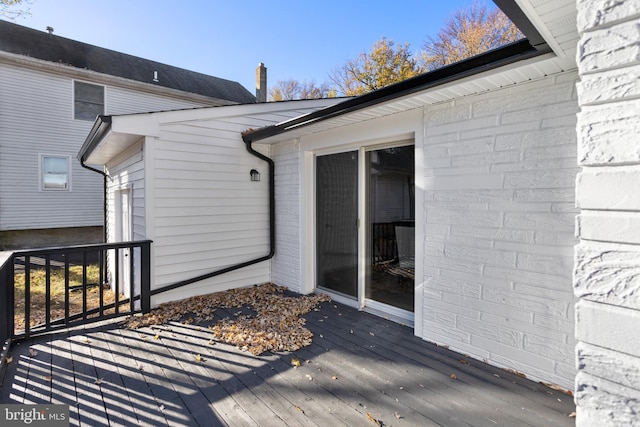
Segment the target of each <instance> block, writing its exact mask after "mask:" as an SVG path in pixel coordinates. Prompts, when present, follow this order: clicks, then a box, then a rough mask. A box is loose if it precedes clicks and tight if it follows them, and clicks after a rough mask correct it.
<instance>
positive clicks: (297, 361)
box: [291, 357, 300, 368]
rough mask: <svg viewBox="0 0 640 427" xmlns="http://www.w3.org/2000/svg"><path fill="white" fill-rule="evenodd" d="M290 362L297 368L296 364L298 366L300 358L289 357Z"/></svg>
mask: <svg viewBox="0 0 640 427" xmlns="http://www.w3.org/2000/svg"><path fill="white" fill-rule="evenodd" d="M291 364H292V365H293V366H295V367H296V368H297V367H298V366H300V360H298V359H296V358H295V357H293V358H291Z"/></svg>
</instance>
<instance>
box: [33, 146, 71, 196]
mask: <svg viewBox="0 0 640 427" xmlns="http://www.w3.org/2000/svg"><path fill="white" fill-rule="evenodd" d="M70 164H71V162H70V159H69V156H49V155H44V154H42V155H40V189H41V190H45V191H50V190H51V191H69V189H70V188H71V170H70Z"/></svg>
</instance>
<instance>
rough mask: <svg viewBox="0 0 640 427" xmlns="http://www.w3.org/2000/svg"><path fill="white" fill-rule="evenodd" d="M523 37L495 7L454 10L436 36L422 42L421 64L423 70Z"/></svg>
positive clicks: (476, 4)
mask: <svg viewBox="0 0 640 427" xmlns="http://www.w3.org/2000/svg"><path fill="white" fill-rule="evenodd" d="M522 37H524V36H523V35H522V33H521V32H520V31H519V30H518V28H517V27H516V26H515V25H514V24H513V22H511V20H509V18H508V17H507V16H506V15H505V14H504V13H503V12H502V11H501V10H500V9H498V8H493V9H489V8H488V7H487V6H486V5H484V4H479V3H473V4H472V5H471V7H468V8H463V9H458V10H456V11H455V12H454V13H453V14H452V15H451V16H450V17H449V19H447V22H446V24H445V26H444V28H442V29H441V30H440V31H439V32H438V34H437V36H436V37H428V38H427V40H426V42H425V43H424V46H423V47H424V52H423V54H422V61H421V66H422V68H423V69H424V70H425V71H431V70H435V69H437V68H441V67H443V66H445V65H448V64H452V63H454V62H458V61H461V60H463V59H466V58H470V57H472V56H476V55H479V54H481V53H483V52H486V51H488V50H491V49H495V48H498V47H500V46H503V45H506V44H508V43H512V42H514V41H516V40H518V39H521V38H522Z"/></svg>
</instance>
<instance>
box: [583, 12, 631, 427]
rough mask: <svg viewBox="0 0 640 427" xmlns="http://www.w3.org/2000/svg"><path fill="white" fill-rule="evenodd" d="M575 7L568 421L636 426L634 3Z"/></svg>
mask: <svg viewBox="0 0 640 427" xmlns="http://www.w3.org/2000/svg"><path fill="white" fill-rule="evenodd" d="M577 6H578V31H579V32H580V37H581V38H580V42H579V46H578V57H577V61H578V68H579V72H580V78H581V82H580V84H579V85H578V95H579V104H580V108H581V111H580V112H579V114H578V124H577V134H578V161H579V163H580V164H581V166H583V169H582V171H581V172H580V174H579V176H578V179H577V180H576V201H577V205H578V206H579V207H580V208H581V213H580V216H579V218H578V221H577V226H576V232H577V233H578V236H579V237H580V244H579V245H577V246H576V250H575V267H574V289H575V294H576V295H577V296H578V297H579V298H580V301H579V303H578V304H577V306H576V339H577V341H578V342H577V347H576V348H577V362H578V368H579V372H578V375H577V377H576V404H577V408H578V409H577V415H578V416H577V419H576V424H577V425H578V426H592V425H598V426H618V425H640V417H639V416H638V414H640V374H639V372H640V368H638V367H639V366H640V332H639V331H640V329H639V328H638V325H639V324H640V279H639V278H640V237H638V236H639V235H640V196H639V195H638V183H639V182H640V181H639V179H640V125H638V123H640V101H639V100H638V96H639V95H640V85H639V84H638V78H639V77H640V66H638V61H639V60H640V3H639V2H638V1H636V0H618V1H615V2H613V1H607V0H578V2H577Z"/></svg>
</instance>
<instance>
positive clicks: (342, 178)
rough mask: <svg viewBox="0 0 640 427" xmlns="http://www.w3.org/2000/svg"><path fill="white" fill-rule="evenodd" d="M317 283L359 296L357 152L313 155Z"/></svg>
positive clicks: (355, 296) (332, 289)
mask: <svg viewBox="0 0 640 427" xmlns="http://www.w3.org/2000/svg"><path fill="white" fill-rule="evenodd" d="M316 271H317V273H316V280H317V286H318V287H321V288H326V289H329V290H331V291H335V292H338V293H341V294H345V295H347V296H351V297H354V298H357V297H358V152H357V151H350V152H347V153H338V154H330V155H326V156H318V157H317V158H316Z"/></svg>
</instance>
